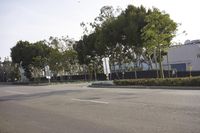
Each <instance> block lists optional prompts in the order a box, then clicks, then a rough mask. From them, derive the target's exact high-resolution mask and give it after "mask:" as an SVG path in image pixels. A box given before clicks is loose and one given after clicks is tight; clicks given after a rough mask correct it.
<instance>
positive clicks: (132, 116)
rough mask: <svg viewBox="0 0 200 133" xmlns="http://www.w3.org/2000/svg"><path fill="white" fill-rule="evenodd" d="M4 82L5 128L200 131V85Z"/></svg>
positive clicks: (57, 132) (1, 126)
mask: <svg viewBox="0 0 200 133" xmlns="http://www.w3.org/2000/svg"><path fill="white" fill-rule="evenodd" d="M87 85H88V84H87V83H83V84H62V85H51V86H3V85H1V86H0V133H200V90H167V89H164V90H162V89H137V88H134V89H124V88H88V87H87Z"/></svg>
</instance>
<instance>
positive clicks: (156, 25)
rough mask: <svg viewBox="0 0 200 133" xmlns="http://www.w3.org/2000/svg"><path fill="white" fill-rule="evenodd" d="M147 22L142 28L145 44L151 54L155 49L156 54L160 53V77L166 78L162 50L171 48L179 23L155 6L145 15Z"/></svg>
mask: <svg viewBox="0 0 200 133" xmlns="http://www.w3.org/2000/svg"><path fill="white" fill-rule="evenodd" d="M145 22H146V23H147V24H146V26H145V27H144V28H143V29H142V32H143V33H142V39H143V45H144V46H145V48H146V51H147V54H149V55H151V54H152V53H153V52H154V50H155V53H156V55H158V56H157V57H158V62H159V68H160V77H161V78H164V74H163V69H162V64H161V62H162V52H164V51H165V50H166V49H168V48H169V46H170V44H171V40H172V39H173V37H174V36H175V32H176V30H177V23H175V22H174V21H173V20H172V19H170V16H169V14H166V13H165V12H160V11H159V10H158V9H156V8H153V11H151V12H149V14H148V15H147V16H146V17H145Z"/></svg>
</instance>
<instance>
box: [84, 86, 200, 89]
mask: <svg viewBox="0 0 200 133" xmlns="http://www.w3.org/2000/svg"><path fill="white" fill-rule="evenodd" d="M88 87H91V88H126V89H168V90H200V86H119V85H89V86H88Z"/></svg>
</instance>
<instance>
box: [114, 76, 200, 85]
mask: <svg viewBox="0 0 200 133" xmlns="http://www.w3.org/2000/svg"><path fill="white" fill-rule="evenodd" d="M114 84H116V85H124V86H126V85H141V86H200V77H193V78H166V79H129V80H115V81H114Z"/></svg>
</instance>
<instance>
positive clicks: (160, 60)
mask: <svg viewBox="0 0 200 133" xmlns="http://www.w3.org/2000/svg"><path fill="white" fill-rule="evenodd" d="M161 58H162V57H161V49H160V47H159V67H160V78H164V73H163V66H162V59H161Z"/></svg>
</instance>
